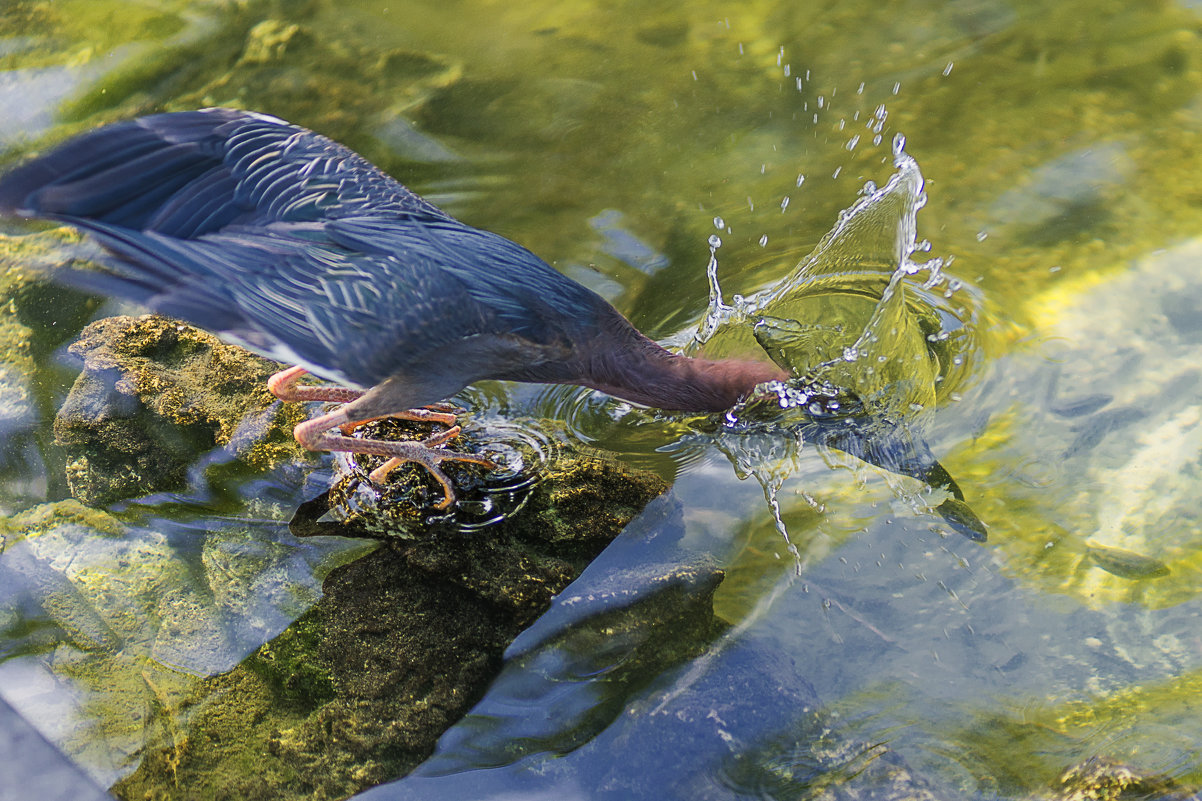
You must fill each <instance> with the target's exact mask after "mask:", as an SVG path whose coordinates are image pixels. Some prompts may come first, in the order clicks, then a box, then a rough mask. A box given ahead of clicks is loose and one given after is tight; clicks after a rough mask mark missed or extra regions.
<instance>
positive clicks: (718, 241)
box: [709, 234, 722, 250]
mask: <svg viewBox="0 0 1202 801" xmlns="http://www.w3.org/2000/svg"><path fill="white" fill-rule="evenodd" d="M709 241H710V247H712V248H714V249H715V250H717V249H718V248H720V247H722V237H720V236H718V235H717V234H710V240H709Z"/></svg>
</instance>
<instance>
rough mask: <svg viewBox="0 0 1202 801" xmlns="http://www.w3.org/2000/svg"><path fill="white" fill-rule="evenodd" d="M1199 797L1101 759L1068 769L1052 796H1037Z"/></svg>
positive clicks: (1184, 800)
mask: <svg viewBox="0 0 1202 801" xmlns="http://www.w3.org/2000/svg"><path fill="white" fill-rule="evenodd" d="M1196 797H1197V796H1195V795H1194V794H1193V793H1191V792H1189V791H1187V790H1185V789H1183V788H1179V787H1177V786H1176V783H1175V782H1174V781H1173V780H1172V779H1171V778H1169V777H1168V776H1158V775H1150V774H1147V773H1144V772H1142V771H1139V770H1137V769H1135V768H1132V767H1130V766H1128V765H1123V764H1120V763H1118V762H1114V761H1112V760H1109V759H1106V758H1104V757H1097V756H1094V757H1090V758H1089V759H1087V760H1085V761H1084V762H1082V763H1080V764H1078V765H1073V766H1072V767H1070V768H1068V769H1067V770H1065V771H1064V772H1063V773H1061V774H1060V776H1059V777H1057V779H1056V781H1054V782H1053V783H1052V787H1051V792H1050V793H1049V794H1048V795H1040V796H1036V798H1049V799H1052V801H1121V799H1136V798H1157V799H1162V801H1188V799H1191V798H1196Z"/></svg>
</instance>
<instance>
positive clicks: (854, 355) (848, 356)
mask: <svg viewBox="0 0 1202 801" xmlns="http://www.w3.org/2000/svg"><path fill="white" fill-rule="evenodd" d="M858 358H860V352H859V351H858V350H856V348H855V346H854V345H849V346H847V347H846V348H844V349H843V361H845V362H854V361H855V360H856V359H858Z"/></svg>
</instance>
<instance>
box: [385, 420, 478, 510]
mask: <svg viewBox="0 0 1202 801" xmlns="http://www.w3.org/2000/svg"><path fill="white" fill-rule="evenodd" d="M459 430H460V429H459V426H453V427H452V428H449V429H447V430H446V431H440V432H438V433H437V434H434V435H432V436H430V437H427V438H426V439H424V440H422V441H421V442H420V443H417V442H394V443H391V444H393V445H396V446H403V448H404V451H405V452H404V453H398V454H396V455H394V456H392V457H390V458H389V459H388V461H386V462H384V464H382V465H380V466H379V467H377V468H376V469H375V470H372V471H371V473H369V474H368V476H367V479H368V480H369V481H370V482H371V483H372V484H374V485H375V486H377V487H380V486H383V484H384V482H386V481H387V480H388V474H389V473H391V472H392V471H393V470H395V469H396V468H397V467H398V466H400V465H402V464H404V463H405V462H414V463H415V464H419V465H421V466H422V467H424V468H426V470H427V471H428V472H429V473H430V475H432V476H434V478H435V479H436V480H437V481H438V483H439V484H441V485H442V491H443V499H442V501H440V502H439V503H437V504H435V505H434V508H435V509H446V508H447V507H449V506H450V505H451V504H453V503H454V502H455V490H454V488H453V487H452V486H451V480H450V479H449V478H448V477H447V474H446V473H444V472H443V471H442V468H440V467H439V466H438V465H439V464H440V463H442V462H467V463H468V464H478V465H481V466H483V467H486V468H488V469H489V470H495V469H496V468H497V467H498V465H497V463H496V462H494V461H492V460H491V459H486V458H484V457H483V456H476V455H474V454H470V453H458V452H456V451H447V450H441V446H443V445H445V444H446V443H448V442H450V441H451V440H452V439H454V438H455V437H457V436H459Z"/></svg>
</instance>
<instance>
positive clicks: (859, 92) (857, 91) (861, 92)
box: [856, 81, 864, 95]
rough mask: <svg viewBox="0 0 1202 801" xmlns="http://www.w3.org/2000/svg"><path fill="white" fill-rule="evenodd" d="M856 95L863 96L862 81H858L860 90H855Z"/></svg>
mask: <svg viewBox="0 0 1202 801" xmlns="http://www.w3.org/2000/svg"><path fill="white" fill-rule="evenodd" d="M856 94H857V95H862V94H864V82H863V81H860V88H859V89H856Z"/></svg>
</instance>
